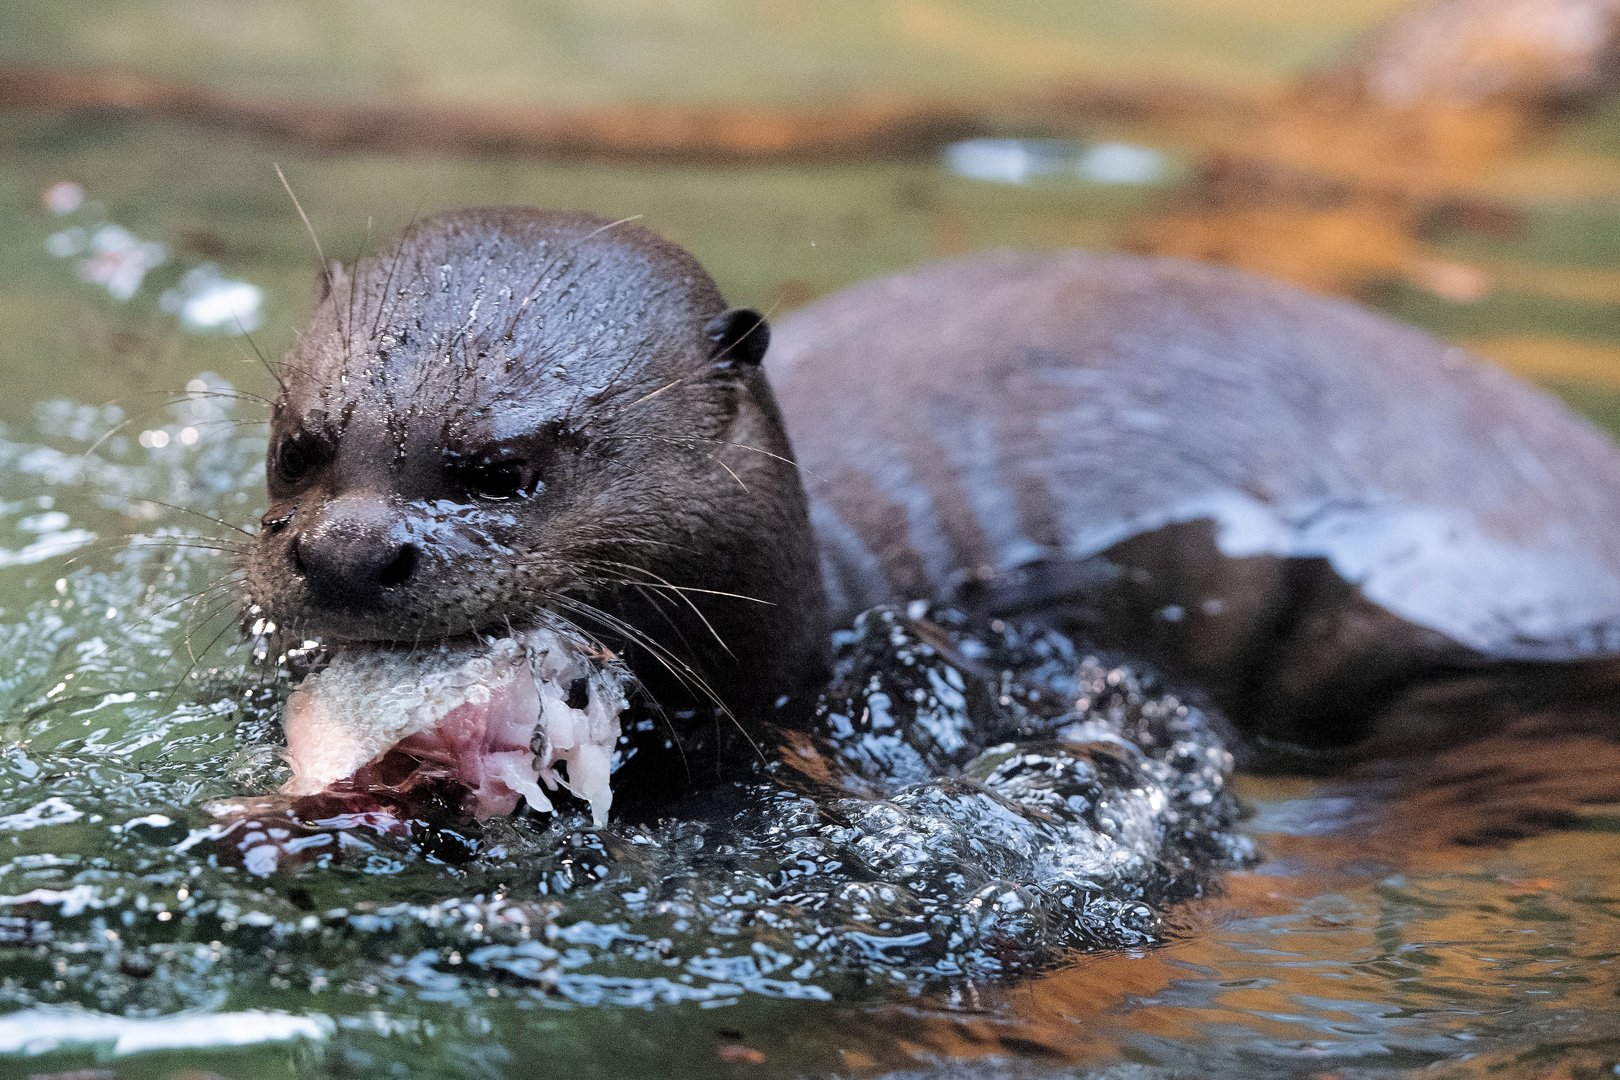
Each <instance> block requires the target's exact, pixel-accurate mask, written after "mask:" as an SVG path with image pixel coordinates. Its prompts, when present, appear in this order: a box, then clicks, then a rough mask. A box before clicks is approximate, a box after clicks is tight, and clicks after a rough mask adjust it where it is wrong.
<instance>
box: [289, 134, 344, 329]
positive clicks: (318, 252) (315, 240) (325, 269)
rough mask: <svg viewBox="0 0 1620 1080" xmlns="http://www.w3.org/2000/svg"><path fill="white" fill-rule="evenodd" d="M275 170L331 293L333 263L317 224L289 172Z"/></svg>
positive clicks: (327, 289)
mask: <svg viewBox="0 0 1620 1080" xmlns="http://www.w3.org/2000/svg"><path fill="white" fill-rule="evenodd" d="M275 170H276V178H277V179H278V180H280V181H281V186H282V187H283V188H284V189H285V190H286V192H287V198H289V199H291V200H292V204H293V209H294V210H296V211H298V217H299V220H301V221H302V222H303V223H304V231H305V232H307V233H308V234H309V242H310V243H312V244H314V245H315V257H316V258H317V259H318V260H320V267H321V274H322V276H323V277H325V279H326V291H327V292H329V293H330V292H331V291H332V288H333V281H332V264H331V263H329V262H327V261H326V252H325V251H324V250H322V248H321V238H320V237H319V236H316V235H315V226H314V225H313V224H312V223H311V222H310V220H309V215H308V214H306V213H304V204H303V203H301V202H299V201H298V195H297V194H296V193H295V192H294V191H293V189H292V184H291V183H289V182H288V180H287V174H286V173H284V172H282V171H281V166H280V165H276V166H275ZM345 336H347V332H345Z"/></svg>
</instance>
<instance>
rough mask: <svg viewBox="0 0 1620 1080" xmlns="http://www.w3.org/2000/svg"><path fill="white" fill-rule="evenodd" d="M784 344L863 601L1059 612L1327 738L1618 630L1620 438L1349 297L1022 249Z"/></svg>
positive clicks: (836, 550)
mask: <svg viewBox="0 0 1620 1080" xmlns="http://www.w3.org/2000/svg"><path fill="white" fill-rule="evenodd" d="M775 342H776V343H775V344H774V345H773V348H772V350H771V354H770V358H769V360H768V363H767V368H768V372H769V374H770V376H771V378H772V382H773V384H774V386H775V387H776V389H777V393H778V395H779V398H780V400H781V403H782V408H783V412H784V413H785V415H786V416H787V419H788V423H789V433H790V435H791V436H792V438H793V441H794V445H795V447H796V450H797V452H798V455H799V460H800V462H801V464H802V466H803V469H804V475H805V477H806V486H807V488H808V490H809V493H810V497H811V502H812V521H813V523H814V525H815V528H816V529H817V531H818V533H819V535H820V540H821V545H822V552H823V573H824V578H825V580H826V583H827V586H828V589H829V592H830V595H831V597H832V604H833V609H834V612H835V616H836V617H838V618H847V617H848V616H849V615H851V614H852V613H853V612H855V611H857V610H859V609H861V608H864V607H867V606H869V605H872V604H875V603H879V602H882V601H891V600H898V599H906V598H912V597H923V596H926V597H931V598H939V599H943V600H945V601H947V602H950V603H953V604H957V605H961V606H963V607H966V608H968V609H969V610H975V611H979V612H981V613H985V614H992V615H994V614H1007V613H1026V614H1039V615H1042V616H1045V617H1049V618H1051V619H1052V620H1054V621H1056V622H1058V623H1060V624H1062V625H1064V626H1066V627H1068V628H1070V629H1073V630H1078V631H1082V632H1085V633H1088V634H1091V635H1093V636H1095V637H1098V638H1100V639H1101V640H1102V641H1103V642H1104V643H1118V644H1125V645H1128V646H1130V647H1131V648H1133V649H1143V648H1146V649H1149V650H1151V651H1155V652H1157V653H1158V654H1159V656H1160V658H1161V659H1162V660H1164V661H1166V662H1168V663H1169V664H1170V665H1171V666H1173V667H1176V668H1179V669H1180V670H1181V671H1182V672H1183V673H1185V674H1188V675H1190V676H1192V677H1193V678H1196V679H1198V680H1199V681H1201V682H1202V683H1203V684H1204V685H1206V686H1207V687H1209V688H1210V689H1211V691H1212V692H1213V693H1214V694H1215V695H1216V696H1217V698H1218V700H1220V701H1222V702H1223V703H1224V704H1225V705H1227V706H1228V708H1230V709H1232V710H1233V712H1234V714H1235V715H1236V716H1238V717H1240V718H1244V719H1246V720H1247V721H1248V722H1249V723H1250V724H1251V725H1256V726H1258V727H1260V728H1261V729H1262V730H1266V731H1272V732H1275V733H1277V734H1279V735H1284V736H1286V737H1288V738H1290V739H1299V738H1303V739H1305V740H1306V741H1316V742H1330V743H1338V742H1348V741H1350V740H1352V739H1355V738H1359V737H1360V736H1362V735H1365V734H1366V731H1365V726H1366V718H1367V717H1369V716H1371V715H1372V714H1374V713H1376V712H1377V711H1378V708H1377V706H1378V705H1379V704H1380V702H1385V701H1388V700H1390V699H1392V698H1394V697H1395V696H1397V695H1399V694H1400V693H1401V692H1402V691H1403V690H1405V689H1406V688H1407V687H1410V686H1412V685H1413V684H1414V683H1416V682H1419V681H1425V682H1432V681H1433V680H1434V679H1435V678H1437V677H1438V676H1440V675H1442V674H1444V673H1450V672H1457V671H1459V670H1468V669H1477V668H1479V667H1481V666H1488V665H1492V664H1495V663H1497V662H1499V661H1502V660H1513V661H1530V662H1543V661H1566V660H1581V659H1585V658H1592V657H1601V656H1605V655H1608V654H1610V653H1611V652H1613V651H1614V649H1615V647H1616V643H1617V641H1620V637H1617V635H1616V632H1615V631H1616V623H1615V619H1616V616H1617V615H1620V453H1617V452H1616V450H1615V448H1614V447H1613V446H1612V445H1611V444H1610V443H1609V442H1608V441H1607V440H1606V439H1604V438H1603V437H1602V436H1601V435H1600V434H1598V433H1597V432H1596V431H1595V430H1594V429H1592V428H1591V427H1590V426H1588V425H1587V424H1586V423H1584V422H1582V421H1581V420H1579V419H1577V418H1575V417H1574V416H1572V415H1571V414H1570V413H1569V412H1568V411H1566V410H1565V409H1564V408H1563V407H1562V406H1560V405H1559V404H1558V403H1556V402H1555V401H1554V400H1553V399H1552V398H1550V397H1549V396H1547V395H1546V394H1543V393H1541V392H1539V391H1536V390H1534V389H1532V388H1530V387H1528V386H1526V385H1524V384H1522V383H1520V382H1518V381H1517V380H1515V379H1513V378H1511V377H1510V376H1508V375H1506V374H1505V373H1503V372H1501V371H1499V370H1496V369H1495V368H1492V367H1490V366H1488V365H1486V364H1485V363H1483V362H1481V361H1479V360H1477V359H1475V358H1473V357H1472V356H1470V355H1468V354H1466V353H1465V352H1464V351H1463V350H1461V349H1458V348H1455V347H1451V346H1448V345H1446V344H1444V343H1442V342H1439V341H1436V340H1434V339H1432V338H1430V337H1428V336H1426V335H1424V334H1422V333H1419V332H1417V331H1415V330H1412V329H1409V328H1406V327H1403V326H1400V325H1397V324H1394V323H1391V322H1389V321H1387V320H1385V319H1381V318H1379V317H1377V316H1374V315H1372V314H1369V313H1367V312H1365V311H1363V310H1361V309H1358V308H1356V307H1354V306H1352V305H1349V304H1345V303H1341V302H1337V301H1333V300H1328V299H1323V298H1319V297H1315V296H1311V295H1307V294H1305V293H1301V292H1298V291H1295V290H1293V289H1289V288H1285V287H1283V286H1280V285H1276V284H1272V283H1269V282H1265V281H1262V280H1260V279H1256V278H1252V277H1249V276H1246V275H1242V274H1238V273H1234V272H1230V271H1226V270H1220V269H1216V268H1212V267H1205V266H1198V265H1193V264H1187V263H1181V262H1177V261H1171V260H1152V259H1140V258H1135V257H1130V256H1123V255H1103V256H1098V255H1087V254H1079V253H1072V254H1064V255H1056V256H1042V255H1028V254H1013V253H996V254H987V255H981V256H976V257H972V258H967V259H963V260H960V261H955V262H950V263H944V264H938V265H934V266H930V267H926V268H923V269H920V270H917V271H915V272H912V273H908V274H904V275H901V276H898V277H893V278H889V279H886V280H881V281H874V282H870V283H867V284H863V285H859V286H856V287H855V288H852V289H849V290H847V291H845V292H842V293H840V294H837V295H835V296H833V297H830V298H828V299H825V300H823V301H821V302H819V303H816V304H813V305H811V306H810V307H808V308H806V309H804V310H802V311H800V312H798V313H796V314H795V315H793V316H792V317H790V318H787V319H785V320H783V321H782V323H781V324H780V325H779V326H778V328H777V334H776V338H775Z"/></svg>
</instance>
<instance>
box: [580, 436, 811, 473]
mask: <svg viewBox="0 0 1620 1080" xmlns="http://www.w3.org/2000/svg"><path fill="white" fill-rule="evenodd" d="M603 438H607V439H646V440H649V441H652V442H668V443H689V444H691V445H693V446H698V445H708V446H718V447H721V448H725V447H735V448H736V449H738V450H746V451H749V452H750V453H754V454H759V455H761V456H762V457H768V458H770V459H771V460H772V461H780V462H781V463H782V464H784V465H791V466H793V468H795V469H797V470H798V471H799V472H801V473H803V474H804V475H806V476H808V477H810V478H811V479H813V480H816V481H818V482H820V483H823V484H825V483H827V482H828V481H827V478H826V477H825V476H818V475H817V474H816V473H814V472H812V471H810V470H809V469H807V468H805V467H804V466H803V465H801V464H799V463H798V462H797V461H794V460H793V459H792V458H790V457H784V456H783V455H781V454H777V453H772V452H771V451H769V450H766V449H764V448H763V447H758V446H750V445H748V444H747V443H740V442H730V441H728V440H726V439H705V438H703V437H701V436H698V435H651V434H648V433H646V432H623V433H610V434H607V435H604V436H603Z"/></svg>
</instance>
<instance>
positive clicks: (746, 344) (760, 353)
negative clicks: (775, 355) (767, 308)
mask: <svg viewBox="0 0 1620 1080" xmlns="http://www.w3.org/2000/svg"><path fill="white" fill-rule="evenodd" d="M703 333H704V335H705V336H707V337H708V339H709V341H710V342H711V343H712V344H713V348H711V349H710V350H709V359H710V360H712V361H714V364H715V366H716V367H728V368H729V367H758V366H759V363H760V361H761V360H764V359H765V347H766V346H767V345H769V344H770V343H771V328H770V326H768V325H767V324H766V322H765V316H763V315H761V314H760V313H759V312H757V311H750V310H749V309H748V308H732V309H731V310H730V311H722V312H721V313H720V314H718V315H716V316H715V317H714V318H712V319H710V320H709V321H708V322H707V323H706V324H704V327H703Z"/></svg>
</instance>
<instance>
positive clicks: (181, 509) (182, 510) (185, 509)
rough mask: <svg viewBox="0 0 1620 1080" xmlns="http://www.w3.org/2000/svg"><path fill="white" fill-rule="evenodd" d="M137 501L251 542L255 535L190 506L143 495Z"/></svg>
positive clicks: (136, 498) (138, 496) (137, 497)
mask: <svg viewBox="0 0 1620 1080" xmlns="http://www.w3.org/2000/svg"><path fill="white" fill-rule="evenodd" d="M135 501H136V502H143V503H151V504H152V505H153V506H161V507H163V508H164V509H165V510H173V511H175V512H176V513H179V514H190V515H191V516H192V517H197V518H201V519H202V520H204V521H207V522H211V523H212V524H215V525H218V526H220V527H222V528H226V529H230V530H231V531H232V532H238V533H241V534H242V535H243V536H245V537H247V538H248V539H249V540H252V539H253V538H254V534H253V533H251V532H249V531H248V530H247V529H244V528H242V527H241V526H240V525H232V524H231V523H230V522H228V521H226V520H225V519H223V518H217V517H214V516H213V515H212V514H205V513H203V512H202V511H201V510H193V509H192V508H191V507H189V506H176V505H175V504H174V503H166V502H164V501H162V500H161V499H148V498H146V497H145V496H141V495H137V496H136V497H135Z"/></svg>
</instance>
